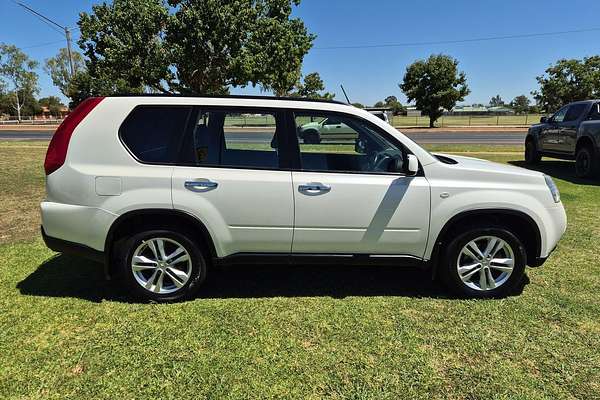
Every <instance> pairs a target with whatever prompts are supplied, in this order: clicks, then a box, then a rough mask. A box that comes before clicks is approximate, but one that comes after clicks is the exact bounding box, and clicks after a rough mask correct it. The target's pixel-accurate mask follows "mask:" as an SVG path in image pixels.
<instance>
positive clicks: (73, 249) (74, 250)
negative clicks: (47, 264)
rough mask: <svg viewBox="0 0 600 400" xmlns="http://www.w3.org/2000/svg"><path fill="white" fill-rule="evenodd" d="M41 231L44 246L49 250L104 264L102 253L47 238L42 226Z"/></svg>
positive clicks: (75, 244) (66, 241)
mask: <svg viewBox="0 0 600 400" xmlns="http://www.w3.org/2000/svg"><path fill="white" fill-rule="evenodd" d="M41 231H42V238H43V239H44V243H46V246H48V248H49V249H50V250H54V251H56V252H58V253H64V254H72V255H76V256H80V257H84V258H87V259H88V260H93V261H97V262H99V263H104V252H102V251H98V250H95V249H92V248H91V247H88V246H86V245H83V244H79V243H74V242H69V241H68V240H63V239H58V238H55V237H51V236H48V235H47V234H46V232H45V231H44V227H43V226H42V227H41Z"/></svg>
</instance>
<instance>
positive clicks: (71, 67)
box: [65, 26, 75, 78]
mask: <svg viewBox="0 0 600 400" xmlns="http://www.w3.org/2000/svg"><path fill="white" fill-rule="evenodd" d="M65 36H66V37H67V54H68V55H69V67H70V72H71V76H70V77H71V78H72V77H73V75H74V74H75V66H74V65H73V51H72V50H71V30H70V29H69V28H68V27H66V26H65Z"/></svg>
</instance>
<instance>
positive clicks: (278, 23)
mask: <svg viewBox="0 0 600 400" xmlns="http://www.w3.org/2000/svg"><path fill="white" fill-rule="evenodd" d="M299 3H300V0H254V1H252V2H248V1H244V0H233V1H226V0H168V1H165V0H114V1H113V2H112V3H111V4H106V3H102V4H99V5H95V6H93V7H92V12H91V13H90V14H87V13H82V14H81V16H80V20H79V27H80V29H81V37H80V39H79V42H78V43H79V45H80V47H81V48H82V49H83V53H84V55H85V56H86V57H87V58H88V62H87V68H88V76H87V77H78V79H77V84H78V87H79V88H80V90H81V91H85V90H87V91H89V92H90V94H111V93H141V92H146V91H159V92H171V93H173V92H176V93H184V94H185V93H189V94H221V93H226V92H227V91H228V87H230V86H234V87H236V86H239V87H244V86H247V85H253V86H255V85H259V86H261V87H262V88H263V89H265V90H273V91H274V92H275V93H277V94H283V93H289V92H290V91H291V90H292V89H293V87H294V85H295V84H296V83H297V82H298V80H299V77H300V69H301V66H302V61H303V58H304V55H305V54H306V53H307V52H308V50H309V49H310V48H311V47H312V42H313V40H314V35H312V34H310V33H308V31H307V29H306V27H305V26H304V23H303V22H302V21H301V20H300V19H298V18H291V13H292V6H293V5H296V6H297V5H299Z"/></svg>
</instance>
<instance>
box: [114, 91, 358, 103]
mask: <svg viewBox="0 0 600 400" xmlns="http://www.w3.org/2000/svg"><path fill="white" fill-rule="evenodd" d="M106 97H193V98H208V99H256V100H288V101H308V102H316V103H333V104H343V105H348V104H347V103H343V102H341V101H337V100H326V99H309V98H306V97H281V96H255V95H242V94H228V95H187V94H179V93H132V94H113V95H109V96H106Z"/></svg>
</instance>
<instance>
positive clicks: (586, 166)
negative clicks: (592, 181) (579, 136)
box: [575, 146, 599, 178]
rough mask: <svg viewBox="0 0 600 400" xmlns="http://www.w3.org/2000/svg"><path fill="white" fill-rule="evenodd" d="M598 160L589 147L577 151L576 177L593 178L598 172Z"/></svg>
mask: <svg viewBox="0 0 600 400" xmlns="http://www.w3.org/2000/svg"><path fill="white" fill-rule="evenodd" d="M598 169H599V168H598V160H596V159H595V158H594V152H593V150H592V149H590V148H589V147H588V146H582V147H580V148H579V149H577V154H576V155H575V175H577V176H578V177H579V178H591V177H592V176H594V175H596V173H597V172H598Z"/></svg>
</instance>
